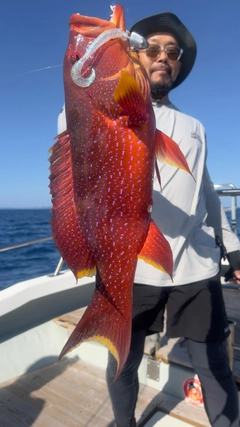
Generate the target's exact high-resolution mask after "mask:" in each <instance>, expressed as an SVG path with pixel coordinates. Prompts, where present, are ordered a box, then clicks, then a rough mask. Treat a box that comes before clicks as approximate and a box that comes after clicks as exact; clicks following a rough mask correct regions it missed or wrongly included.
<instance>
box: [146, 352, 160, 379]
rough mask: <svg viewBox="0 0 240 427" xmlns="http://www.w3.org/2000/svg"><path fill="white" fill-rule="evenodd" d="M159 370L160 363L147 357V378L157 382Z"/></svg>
mask: <svg viewBox="0 0 240 427" xmlns="http://www.w3.org/2000/svg"><path fill="white" fill-rule="evenodd" d="M159 368H160V362H159V361H158V360H154V359H151V358H150V357H149V358H148V361H147V378H149V379H150V380H154V381H159V380H160V378H159V377H160V375H159V374H160V371H159Z"/></svg>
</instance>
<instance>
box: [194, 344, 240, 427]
mask: <svg viewBox="0 0 240 427" xmlns="http://www.w3.org/2000/svg"><path fill="white" fill-rule="evenodd" d="M186 343H187V349H188V354H189V357H190V360H191V363H192V366H193V369H194V371H195V372H196V374H197V375H198V377H199V379H200V381H201V385H202V391H203V398H204V406H205V410H206V412H207V415H208V418H209V421H210V423H211V425H212V426H213V427H239V407H238V393H237V388H236V384H235V382H234V379H233V376H232V372H231V370H230V368H229V360H228V354H227V347H226V342H225V341H221V342H216V343H208V344H206V343H201V342H197V341H193V340H190V339H187V340H186Z"/></svg>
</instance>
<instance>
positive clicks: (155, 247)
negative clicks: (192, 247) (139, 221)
mask: <svg viewBox="0 0 240 427" xmlns="http://www.w3.org/2000/svg"><path fill="white" fill-rule="evenodd" d="M138 258H141V259H143V260H144V261H145V262H147V263H148V264H151V265H153V266H154V267H156V268H158V269H159V270H162V271H164V272H165V273H167V274H169V276H170V277H172V270H173V256H172V250H171V247H170V245H169V243H168V241H167V239H166V238H165V237H164V235H163V234H162V233H161V231H160V230H159V229H158V227H157V226H156V224H155V222H154V221H152V220H151V222H150V226H149V230H148V235H147V238H146V240H145V243H144V245H143V247H142V250H141V252H140V253H139V254H138Z"/></svg>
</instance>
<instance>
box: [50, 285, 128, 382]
mask: <svg viewBox="0 0 240 427" xmlns="http://www.w3.org/2000/svg"><path fill="white" fill-rule="evenodd" d="M127 301H128V304H129V310H128V311H129V315H128V316H127V317H124V316H123V315H122V313H121V312H120V311H119V310H117V307H115V306H114V305H113V304H111V302H110V301H109V300H108V299H107V298H106V297H105V296H104V295H103V294H102V293H101V292H99V291H98V289H95V291H94V294H93V297H92V300H91V302H90V304H89V306H88V307H87V309H86V311H85V312H84V315H83V317H82V318H81V319H80V321H79V322H78V324H77V326H76V328H75V329H74V331H73V332H72V334H71V335H70V337H69V339H68V341H67V342H66V344H65V346H64V347H63V349H62V351H61V353H60V355H59V358H58V360H60V359H61V358H62V357H63V356H65V355H66V354H67V353H69V352H70V351H72V350H74V349H75V348H76V347H78V346H79V345H80V344H82V343H83V342H85V341H96V342H98V343H100V344H102V345H104V346H105V347H107V348H108V350H109V351H110V352H111V353H112V355H113V356H114V358H115V359H116V361H117V372H116V377H115V378H117V377H118V375H119V374H120V372H121V370H122V368H123V366H124V364H125V362H126V359H127V356H128V353H129V348H130V341H131V324H132V308H131V307H132V299H131V297H129V298H128V300H127Z"/></svg>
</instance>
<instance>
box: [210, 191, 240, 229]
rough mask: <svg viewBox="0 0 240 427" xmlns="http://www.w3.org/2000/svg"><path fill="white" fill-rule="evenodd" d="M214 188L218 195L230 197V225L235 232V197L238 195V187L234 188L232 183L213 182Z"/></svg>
mask: <svg viewBox="0 0 240 427" xmlns="http://www.w3.org/2000/svg"><path fill="white" fill-rule="evenodd" d="M214 188H215V190H216V192H217V193H218V195H219V197H230V198H231V207H230V212H231V225H232V229H233V231H234V233H236V234H237V231H238V230H237V197H238V196H240V188H236V187H235V185H234V184H215V185H214Z"/></svg>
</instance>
